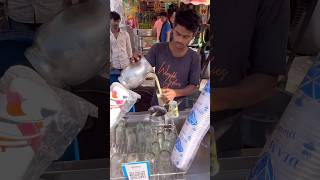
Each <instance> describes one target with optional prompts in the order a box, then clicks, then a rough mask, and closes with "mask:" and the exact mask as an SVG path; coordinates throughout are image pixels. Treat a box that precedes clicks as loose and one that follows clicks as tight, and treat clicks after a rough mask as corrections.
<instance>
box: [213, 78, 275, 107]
mask: <svg viewBox="0 0 320 180" xmlns="http://www.w3.org/2000/svg"><path fill="white" fill-rule="evenodd" d="M276 84H277V77H275V76H270V75H266V74H259V73H255V74H252V75H250V76H248V77H247V78H245V79H244V80H242V81H241V82H240V84H239V85H237V86H233V87H227V88H215V89H213V92H212V96H211V103H212V104H211V106H212V109H213V111H223V110H227V109H238V108H243V107H248V106H251V105H254V104H256V103H258V102H260V101H262V100H264V99H266V98H267V97H269V96H270V95H272V94H273V93H274V92H275V91H276Z"/></svg>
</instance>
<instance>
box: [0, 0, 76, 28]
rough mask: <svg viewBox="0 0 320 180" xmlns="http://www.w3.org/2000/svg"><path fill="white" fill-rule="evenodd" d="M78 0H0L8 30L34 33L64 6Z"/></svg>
mask: <svg viewBox="0 0 320 180" xmlns="http://www.w3.org/2000/svg"><path fill="white" fill-rule="evenodd" d="M79 1H80V0H0V2H3V3H4V5H5V12H6V16H7V19H8V23H9V29H10V30H20V31H35V30H36V29H37V28H38V27H39V26H40V25H41V24H43V23H46V22H48V21H49V20H51V19H52V18H53V17H55V16H56V15H57V14H59V13H60V12H61V11H62V10H63V9H64V8H65V7H66V6H68V5H74V4H77V3H79Z"/></svg>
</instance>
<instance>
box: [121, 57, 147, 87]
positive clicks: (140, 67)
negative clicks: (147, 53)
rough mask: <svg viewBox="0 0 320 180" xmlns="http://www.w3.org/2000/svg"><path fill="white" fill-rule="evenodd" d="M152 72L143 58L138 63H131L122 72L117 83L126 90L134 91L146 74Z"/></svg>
mask: <svg viewBox="0 0 320 180" xmlns="http://www.w3.org/2000/svg"><path fill="white" fill-rule="evenodd" d="M151 72H153V68H152V66H151V64H150V63H149V62H148V61H147V60H146V58H145V57H141V59H140V61H138V62H136V63H131V64H130V65H129V66H128V67H127V68H125V69H124V70H122V72H121V75H120V77H119V78H118V80H119V82H120V83H121V84H122V85H123V86H125V87H126V88H128V89H134V88H137V87H138V86H140V85H141V84H142V83H143V81H144V80H145V77H146V76H147V74H148V73H151Z"/></svg>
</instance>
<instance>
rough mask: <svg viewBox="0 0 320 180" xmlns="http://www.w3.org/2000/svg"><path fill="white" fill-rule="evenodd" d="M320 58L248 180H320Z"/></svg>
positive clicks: (289, 106)
mask: <svg viewBox="0 0 320 180" xmlns="http://www.w3.org/2000/svg"><path fill="white" fill-rule="evenodd" d="M319 117H320V58H318V60H317V61H316V62H315V64H314V65H313V66H312V67H311V69H310V70H309V72H308V74H307V76H306V77H305V78H304V80H303V82H302V83H301V85H300V87H299V89H298V91H297V93H296V95H295V96H294V97H293V98H292V100H291V102H290V103H289V105H288V107H287V109H286V111H285V112H284V114H283V116H282V118H281V120H280V122H279V124H278V126H277V127H276V129H275V130H274V133H273V134H272V136H271V138H270V140H269V141H268V142H267V144H266V146H265V148H264V151H263V153H262V156H261V158H260V160H259V161H258V162H257V164H256V166H255V167H254V168H253V169H252V171H251V173H250V174H249V177H248V180H255V179H259V180H274V179H280V180H281V179H290V180H302V179H303V180H315V179H320V171H319V170H320V151H319V150H320V121H319Z"/></svg>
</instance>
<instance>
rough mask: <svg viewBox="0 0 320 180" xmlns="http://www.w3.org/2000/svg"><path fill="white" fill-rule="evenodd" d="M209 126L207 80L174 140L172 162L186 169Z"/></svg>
mask: <svg viewBox="0 0 320 180" xmlns="http://www.w3.org/2000/svg"><path fill="white" fill-rule="evenodd" d="M209 128H210V81H208V82H207V84H206V86H205V87H204V89H203V91H202V92H201V94H200V96H199V98H198V100H197V102H196V103H195V104H194V106H193V108H192V110H191V112H190V113H189V115H188V117H187V119H186V122H185V123H184V125H183V127H182V129H181V131H180V134H179V136H178V138H177V140H176V144H175V147H174V149H173V152H172V154H171V161H172V163H173V164H174V165H175V166H176V167H177V168H179V169H181V170H183V171H187V170H188V169H189V167H190V165H191V163H192V161H193V159H194V157H195V155H196V153H197V151H198V149H199V146H200V143H201V141H202V139H203V137H204V136H205V134H206V133H207V131H208V130H209Z"/></svg>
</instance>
